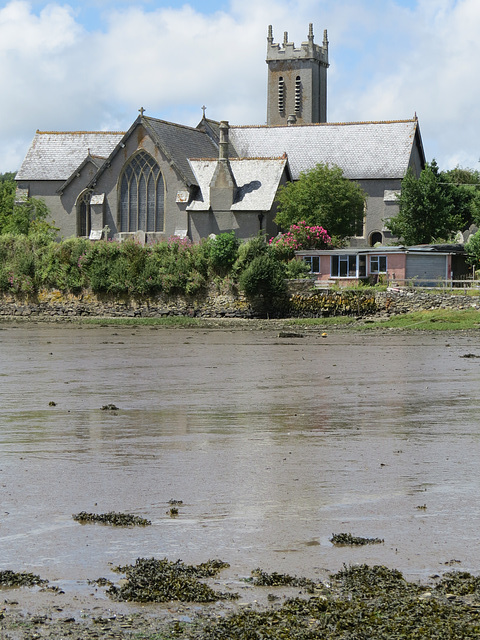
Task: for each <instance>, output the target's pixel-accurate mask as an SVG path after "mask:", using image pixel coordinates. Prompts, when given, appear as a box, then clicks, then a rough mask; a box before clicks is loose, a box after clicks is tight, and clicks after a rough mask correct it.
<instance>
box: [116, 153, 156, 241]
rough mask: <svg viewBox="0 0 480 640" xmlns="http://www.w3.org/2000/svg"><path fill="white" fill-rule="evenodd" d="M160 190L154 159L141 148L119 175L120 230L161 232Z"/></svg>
mask: <svg viewBox="0 0 480 640" xmlns="http://www.w3.org/2000/svg"><path fill="white" fill-rule="evenodd" d="M164 190H165V188H164V184H163V177H162V174H161V172H160V167H159V166H158V164H157V162H156V161H155V160H154V158H152V156H151V155H149V154H148V153H146V152H145V151H140V152H139V153H137V154H135V155H134V156H133V157H132V158H131V159H130V161H129V163H128V164H127V165H126V166H125V168H124V170H123V173H122V176H121V178H120V230H121V231H145V232H155V231H163V217H164V216H163V213H164V195H165V194H164Z"/></svg>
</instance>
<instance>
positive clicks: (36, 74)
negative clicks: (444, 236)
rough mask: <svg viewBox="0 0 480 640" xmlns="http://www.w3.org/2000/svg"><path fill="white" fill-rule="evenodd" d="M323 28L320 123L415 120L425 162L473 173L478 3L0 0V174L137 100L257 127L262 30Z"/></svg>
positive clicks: (130, 117)
mask: <svg viewBox="0 0 480 640" xmlns="http://www.w3.org/2000/svg"><path fill="white" fill-rule="evenodd" d="M309 23H313V25H314V27H313V28H314V34H315V42H317V43H319V44H321V43H322V40H323V31H324V29H327V30H328V40H329V61H330V67H329V69H328V116H327V118H328V121H329V122H352V121H378V120H404V119H410V118H413V117H414V116H415V114H417V116H418V119H419V123H420V132H421V135H422V140H423V144H424V149H425V154H426V158H427V160H428V161H431V160H433V159H436V161H437V162H438V164H439V166H440V168H441V169H451V168H454V167H456V166H461V167H464V168H470V169H476V170H480V126H479V124H480V117H479V116H480V82H479V81H478V75H479V72H478V69H477V66H478V62H479V61H480V38H479V37H478V34H479V33H480V1H479V0H329V1H328V2H327V1H326V0H191V1H190V2H182V1H178V0H144V1H137V2H133V1H132V0H115V1H113V0H83V1H78V2H77V1H76V0H70V1H68V0H66V1H65V2H63V1H56V0H53V1H52V2H43V1H35V0H31V1H24V0H10V1H8V2H2V1H1V0H0V172H1V173H3V172H6V171H16V170H17V169H18V168H19V167H20V164H21V162H22V159H23V157H24V155H25V153H26V152H27V149H28V147H29V145H30V143H31V141H32V139H33V136H34V135H35V131H36V130H37V129H39V130H41V131H84V130H93V131H125V130H127V129H128V128H129V127H130V125H131V124H132V123H133V121H134V120H135V118H136V117H137V116H138V110H139V109H140V107H143V108H144V109H145V114H146V115H148V116H152V117H155V118H160V119H163V120H168V121H171V122H178V123H180V124H185V125H191V126H196V125H197V124H198V122H199V121H200V120H201V117H202V105H205V106H206V107H207V109H206V115H207V117H209V118H212V119H214V120H228V121H229V122H230V123H231V124H234V125H241V124H265V119H266V100H267V96H266V84H267V65H266V64H265V54H266V37H267V30H268V25H270V24H271V25H272V26H273V35H274V41H275V42H282V41H283V33H284V31H287V32H288V36H289V41H293V42H295V44H296V45H297V46H298V45H300V43H301V42H302V41H304V40H306V39H307V35H308V25H309Z"/></svg>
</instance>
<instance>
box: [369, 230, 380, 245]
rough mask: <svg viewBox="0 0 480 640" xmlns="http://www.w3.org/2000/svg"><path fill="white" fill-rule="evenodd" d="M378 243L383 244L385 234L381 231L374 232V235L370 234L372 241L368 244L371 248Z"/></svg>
mask: <svg viewBox="0 0 480 640" xmlns="http://www.w3.org/2000/svg"><path fill="white" fill-rule="evenodd" d="M377 242H379V243H380V244H382V242H383V234H382V233H381V232H380V231H374V232H373V233H371V234H370V240H369V242H368V244H369V245H370V246H371V247H374V246H375V245H376V244H377Z"/></svg>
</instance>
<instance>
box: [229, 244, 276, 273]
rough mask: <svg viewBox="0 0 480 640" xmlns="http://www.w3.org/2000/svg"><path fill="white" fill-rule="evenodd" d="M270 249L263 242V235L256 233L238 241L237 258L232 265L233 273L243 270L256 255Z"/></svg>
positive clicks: (263, 253) (260, 254) (261, 254)
mask: <svg viewBox="0 0 480 640" xmlns="http://www.w3.org/2000/svg"><path fill="white" fill-rule="evenodd" d="M269 251H270V249H269V246H268V244H267V243H266V242H265V236H264V235H258V236H256V237H255V238H250V239H249V240H246V241H245V242H242V243H240V245H239V247H238V252H237V259H236V260H235V263H234V264H233V267H232V272H233V273H234V274H235V275H238V274H240V273H241V272H242V271H244V270H245V269H246V268H247V267H248V265H249V264H251V262H252V261H253V260H254V259H255V258H258V256H263V255H265V254H266V253H268V252H269Z"/></svg>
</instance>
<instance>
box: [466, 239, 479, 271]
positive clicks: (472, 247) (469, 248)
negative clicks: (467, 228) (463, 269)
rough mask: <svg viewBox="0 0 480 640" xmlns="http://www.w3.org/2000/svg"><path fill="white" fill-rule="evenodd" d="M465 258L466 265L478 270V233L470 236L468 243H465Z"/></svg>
mask: <svg viewBox="0 0 480 640" xmlns="http://www.w3.org/2000/svg"><path fill="white" fill-rule="evenodd" d="M465 254H466V255H465V258H466V260H467V262H468V264H470V265H472V266H474V267H475V269H477V270H479V269H480V231H477V233H474V234H473V236H470V238H469V239H468V241H467V242H466V243H465Z"/></svg>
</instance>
